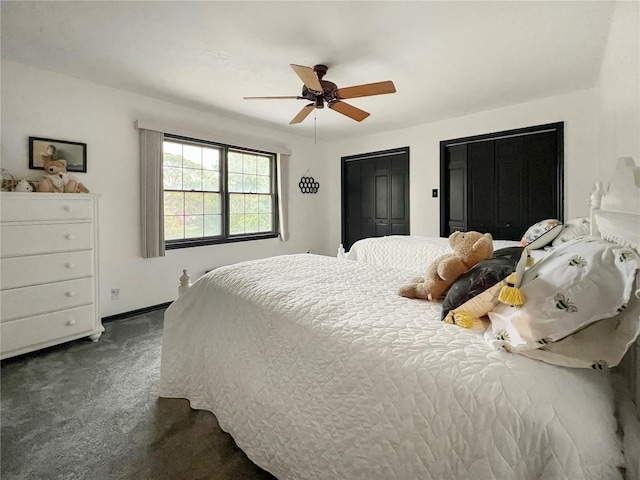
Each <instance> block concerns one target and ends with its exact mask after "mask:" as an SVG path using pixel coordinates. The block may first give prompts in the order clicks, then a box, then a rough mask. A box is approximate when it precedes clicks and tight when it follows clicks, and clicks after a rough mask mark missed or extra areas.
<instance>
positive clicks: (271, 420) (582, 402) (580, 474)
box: [160, 254, 623, 480]
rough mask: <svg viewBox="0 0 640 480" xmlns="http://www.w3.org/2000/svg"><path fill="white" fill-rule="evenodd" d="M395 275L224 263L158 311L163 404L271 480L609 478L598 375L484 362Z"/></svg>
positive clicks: (298, 262) (611, 457)
mask: <svg viewBox="0 0 640 480" xmlns="http://www.w3.org/2000/svg"><path fill="white" fill-rule="evenodd" d="M406 274H407V272H406V271H403V270H396V269H389V268H381V267H379V266H375V265H370V264H367V263H360V262H350V261H344V260H339V259H335V258H330V257H322V256H316V255H309V254H302V255H290V256H281V257H273V258H269V259H265V260H258V261H252V262H245V263H240V264H236V265H231V266H227V267H222V268H219V269H217V270H214V271H213V272H211V273H209V274H207V275H205V276H204V277H202V278H200V279H199V280H198V281H197V282H196V283H195V284H194V285H193V286H192V287H191V289H190V290H189V291H188V292H187V293H186V294H184V295H183V296H182V297H181V298H180V299H178V300H177V301H176V302H174V303H173V304H172V305H171V306H170V307H169V309H168V310H167V312H166V317H165V329H164V338H163V351H162V372H161V379H160V396H162V397H178V398H187V399H189V400H190V401H191V405H192V407H193V408H197V409H206V410H210V411H212V412H213V413H215V415H216V416H217V418H218V421H219V423H220V425H221V427H222V428H223V429H224V430H225V431H228V432H229V433H231V435H232V436H233V437H234V439H235V440H236V442H237V444H238V445H239V446H240V448H242V449H243V450H244V451H245V452H246V453H247V455H248V456H249V457H250V458H251V459H252V460H253V461H254V462H255V463H257V464H258V465H260V466H261V467H263V468H265V469H266V470H268V471H269V472H271V473H273V474H274V475H275V476H276V477H278V478H279V479H280V480H303V479H313V480H320V479H332V480H356V479H366V480H377V479H383V480H393V479H397V480H411V479H420V480H426V479H438V480H441V479H451V480H462V479H473V480H478V479H516V480H520V479H527V480H528V479H571V480H574V479H594V480H596V479H597V480H603V479H620V478H621V475H620V474H619V472H618V470H617V468H616V466H617V465H621V464H622V461H623V458H622V454H621V452H620V450H621V449H620V442H619V439H618V438H617V437H616V433H615V432H616V420H615V418H614V403H613V390H612V388H611V386H610V383H609V380H610V379H609V376H608V374H607V372H606V371H594V370H587V369H568V368H563V367H556V366H552V365H547V364H545V363H542V362H537V361H535V360H532V359H529V358H525V357H522V356H519V355H511V354H508V353H506V352H493V351H491V350H490V348H489V346H488V345H487V344H486V343H485V341H484V339H483V338H482V334H481V333H479V332H476V331H470V330H465V329H461V328H459V327H456V326H453V325H447V324H444V323H442V322H441V321H440V320H439V309H440V307H439V305H438V304H434V303H429V302H424V301H420V300H409V299H406V298H403V297H400V296H398V295H397V294H396V291H397V289H398V287H399V286H400V285H401V284H403V283H404V281H406Z"/></svg>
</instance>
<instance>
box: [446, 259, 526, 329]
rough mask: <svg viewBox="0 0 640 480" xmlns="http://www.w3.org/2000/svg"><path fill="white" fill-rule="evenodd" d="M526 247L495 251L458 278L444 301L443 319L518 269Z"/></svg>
mask: <svg viewBox="0 0 640 480" xmlns="http://www.w3.org/2000/svg"><path fill="white" fill-rule="evenodd" d="M523 250H524V247H507V248H501V249H498V250H496V251H495V252H493V255H492V256H491V258H489V259H487V260H483V261H482V262H480V263H478V264H477V265H475V266H474V267H473V268H471V269H470V270H469V271H468V272H466V273H464V274H462V276H460V278H458V280H456V281H455V282H454V283H453V285H451V288H449V290H448V291H447V295H446V296H445V298H444V300H443V301H442V320H444V319H445V317H446V316H447V314H448V313H449V310H452V309H454V308H456V307H459V306H460V305H462V304H463V303H465V302H466V301H468V300H470V299H471V298H473V297H475V296H476V295H480V294H481V293H482V292H484V291H485V290H487V289H488V288H490V287H492V286H493V285H495V284H496V283H498V282H499V281H500V280H503V279H504V278H505V277H507V275H509V274H510V273H512V272H514V271H515V270H516V265H517V264H518V262H519V261H520V258H521V256H522V251H523Z"/></svg>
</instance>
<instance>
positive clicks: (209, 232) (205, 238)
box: [163, 135, 277, 249]
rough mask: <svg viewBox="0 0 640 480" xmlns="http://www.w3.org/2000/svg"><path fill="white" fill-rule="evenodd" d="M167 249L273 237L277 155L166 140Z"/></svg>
mask: <svg viewBox="0 0 640 480" xmlns="http://www.w3.org/2000/svg"><path fill="white" fill-rule="evenodd" d="M163 156H164V161H163V177H164V236H165V242H166V248H168V249H171V248H183V247H190V246H198V245H208V244H213V243H226V242H235V241H242V240H255V239H259V238H274V237H276V236H277V231H276V226H277V215H276V212H277V207H276V194H275V192H276V188H275V178H276V175H275V168H276V167H275V164H276V162H275V155H274V154H272V153H267V152H259V151H254V150H248V149H243V148H238V147H233V146H230V145H222V144H216V143H211V142H205V141H199V140H194V139H188V138H183V137H176V136H173V135H165V137H164V144H163Z"/></svg>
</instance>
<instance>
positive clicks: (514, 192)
mask: <svg viewBox="0 0 640 480" xmlns="http://www.w3.org/2000/svg"><path fill="white" fill-rule="evenodd" d="M562 146H563V125H562V123H557V124H549V125H540V126H537V127H529V128H526V129H520V130H511V131H508V132H498V133H495V134H488V135H481V136H477V137H468V138H465V139H456V140H450V141H446V142H441V146H440V147H441V151H440V153H441V171H442V174H441V190H442V201H441V209H440V214H441V227H440V233H441V235H442V236H448V235H449V234H450V233H451V232H453V231H456V230H477V231H480V232H489V233H491V234H492V235H493V237H494V238H495V239H505V240H519V239H520V238H522V235H523V234H524V232H525V231H526V229H527V228H528V227H529V226H531V225H533V224H534V223H536V222H538V221H540V220H544V219H547V218H558V219H560V220H562V219H563V198H562V189H563V152H562Z"/></svg>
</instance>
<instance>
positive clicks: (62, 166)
mask: <svg viewBox="0 0 640 480" xmlns="http://www.w3.org/2000/svg"><path fill="white" fill-rule="evenodd" d="M43 158H44V156H43ZM44 170H45V172H47V174H46V175H44V176H43V177H42V178H40V180H39V181H38V189H37V190H38V192H57V193H81V192H84V193H87V192H89V190H88V189H87V187H85V186H84V185H83V184H82V183H80V182H79V181H78V180H77V179H76V178H75V177H73V176H71V175H69V174H68V173H67V161H66V160H64V159H62V158H59V159H57V160H54V159H53V158H51V157H49V158H46V159H44Z"/></svg>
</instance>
